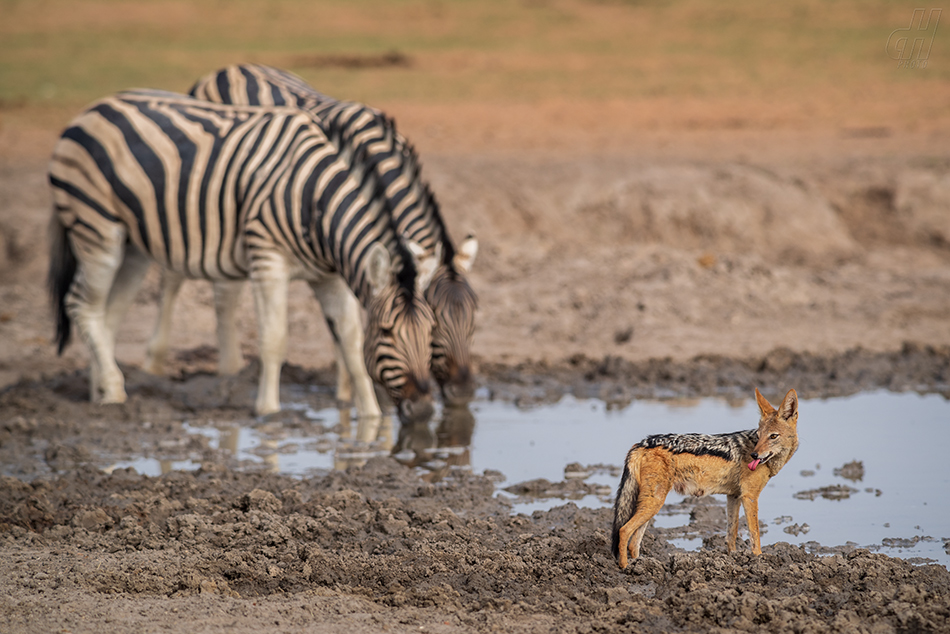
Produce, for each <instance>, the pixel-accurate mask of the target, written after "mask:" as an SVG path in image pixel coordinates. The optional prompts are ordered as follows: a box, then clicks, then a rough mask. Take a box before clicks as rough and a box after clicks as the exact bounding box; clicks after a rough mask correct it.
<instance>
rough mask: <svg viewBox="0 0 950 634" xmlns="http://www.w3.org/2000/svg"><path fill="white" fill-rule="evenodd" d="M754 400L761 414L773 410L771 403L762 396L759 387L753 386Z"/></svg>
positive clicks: (766, 413)
mask: <svg viewBox="0 0 950 634" xmlns="http://www.w3.org/2000/svg"><path fill="white" fill-rule="evenodd" d="M755 402H756V403H758V404H759V412H760V413H761V414H762V416H768V415H769V414H771V413H772V412H774V411H775V408H774V407H772V404H771V403H769V402H768V400H766V398H765V397H764V396H762V392H760V391H759V388H755Z"/></svg>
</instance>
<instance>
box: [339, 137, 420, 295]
mask: <svg viewBox="0 0 950 634" xmlns="http://www.w3.org/2000/svg"><path fill="white" fill-rule="evenodd" d="M331 142H332V141H331ZM351 160H352V165H353V167H354V168H355V169H358V170H360V171H361V172H362V173H361V175H360V183H361V186H362V184H364V183H366V181H368V180H371V181H372V185H373V199H374V200H379V201H382V204H383V208H384V210H385V211H384V215H385V216H386V225H387V228H388V229H389V231H390V233H391V234H392V239H393V243H394V245H395V248H394V249H393V250H394V251H395V252H396V255H397V256H398V258H399V259H400V260H401V262H400V267H399V270H398V271H397V272H396V282H397V286H398V287H399V289H400V290H401V291H402V292H403V293H404V294H405V295H406V297H407V300H408V302H409V305H413V304H414V302H413V301H412V298H414V297H415V292H416V277H417V276H418V274H419V272H418V270H417V269H416V261H415V259H414V258H413V256H412V253H411V252H410V251H409V247H408V246H406V243H405V242H404V241H403V239H402V237H401V236H400V235H399V230H398V229H397V227H396V219H395V218H394V217H393V210H392V206H391V203H390V200H389V198H388V197H387V196H386V189H385V187H384V186H383V181H382V179H381V178H379V176H378V175H377V174H376V170H374V169H372V167H371V166H370V165H369V161H368V160H367V151H366V150H365V149H360V150H359V151H358V152H357V153H356V154H355V155H354V156H353V158H352V159H351Z"/></svg>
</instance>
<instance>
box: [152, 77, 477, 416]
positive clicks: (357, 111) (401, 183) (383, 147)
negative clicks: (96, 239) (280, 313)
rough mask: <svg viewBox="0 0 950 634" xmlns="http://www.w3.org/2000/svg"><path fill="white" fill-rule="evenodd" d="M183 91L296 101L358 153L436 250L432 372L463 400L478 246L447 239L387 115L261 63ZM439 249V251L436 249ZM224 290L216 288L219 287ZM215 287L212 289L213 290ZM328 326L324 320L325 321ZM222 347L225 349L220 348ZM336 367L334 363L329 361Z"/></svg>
mask: <svg viewBox="0 0 950 634" xmlns="http://www.w3.org/2000/svg"><path fill="white" fill-rule="evenodd" d="M191 94H192V95H193V96H195V97H198V98H200V99H204V100H207V101H211V102H215V103H234V104H249V105H261V106H285V105H290V106H297V107H299V108H302V109H305V110H308V111H310V112H312V113H313V114H315V115H316V116H318V117H319V118H320V119H321V120H322V121H324V124H325V127H326V128H327V130H328V131H329V133H330V134H331V136H332V138H334V140H337V139H338V140H339V145H340V147H341V148H349V149H350V150H351V151H353V152H355V153H363V154H365V156H366V158H367V161H368V162H369V163H370V164H371V165H372V166H373V167H374V168H375V170H376V172H377V174H378V176H379V178H380V180H381V181H382V183H383V188H384V191H385V196H386V198H387V199H388V200H389V203H390V206H391V208H392V210H393V215H394V217H395V221H396V226H397V229H398V231H399V232H400V233H401V234H402V236H403V237H404V238H406V239H409V240H412V241H414V242H417V243H418V244H420V245H421V246H422V247H423V248H424V249H425V250H426V252H427V253H429V254H432V255H436V256H439V255H440V258H439V259H440V262H441V265H440V266H439V268H438V269H437V271H436V273H435V275H434V277H433V280H432V283H431V284H430V285H429V286H428V287H427V289H426V292H425V297H426V300H427V301H428V302H429V305H430V306H431V307H432V309H433V312H434V313H435V319H436V327H435V330H434V331H433V336H432V375H433V376H434V377H435V379H436V380H437V381H438V383H439V385H440V386H441V388H442V394H443V397H444V399H445V401H446V402H447V403H449V404H452V403H459V402H467V401H468V400H470V399H471V397H472V395H473V391H474V377H473V374H472V370H471V358H470V350H471V344H472V338H473V336H474V333H475V311H476V308H477V300H476V296H475V292H474V291H473V290H472V287H471V286H470V285H469V283H468V281H467V279H466V273H467V272H468V271H469V270H470V269H471V267H472V264H473V263H474V260H475V255H476V253H477V250H478V242H477V240H476V239H475V238H474V236H469V237H468V238H466V239H465V240H464V241H462V242H461V243H460V244H459V246H458V248H456V247H455V245H454V244H453V242H452V240H451V238H450V237H449V234H448V230H447V229H446V226H445V223H444V221H443V219H442V215H441V213H440V211H439V205H438V203H437V201H436V199H435V196H434V195H433V193H432V191H431V189H430V188H429V187H428V185H426V184H425V183H424V182H423V180H422V178H421V174H420V171H421V166H420V164H419V159H418V156H417V154H416V152H415V150H414V149H413V147H412V146H411V145H410V144H409V142H408V141H407V140H406V139H405V138H404V137H403V136H402V135H400V134H399V133H398V132H397V131H396V128H395V124H394V122H393V121H392V119H389V118H388V117H386V116H385V115H384V114H383V113H382V112H380V111H378V110H375V109H373V108H370V107H368V106H365V105H363V104H359V103H354V102H345V101H337V100H335V99H332V98H330V97H327V96H326V95H323V94H321V93H319V92H317V91H316V90H314V89H313V88H311V87H310V86H309V85H308V84H307V83H306V82H305V81H304V80H303V79H301V78H300V77H297V76H296V75H293V74H291V73H288V72H286V71H282V70H278V69H276V68H271V67H268V66H258V65H232V66H228V67H226V68H224V69H221V70H219V71H216V72H214V73H211V74H209V75H207V76H205V77H203V78H202V79H200V80H198V82H197V83H196V84H195V85H194V87H192V89H191ZM439 250H441V253H440V252H439ZM179 284H180V279H178V280H176V279H168V280H167V282H166V283H165V284H164V285H163V286H164V287H165V291H164V292H163V301H162V315H163V318H162V319H160V320H159V325H158V327H157V328H156V331H155V336H154V337H153V339H152V345H151V346H150V349H152V350H154V351H156V354H150V355H149V358H150V359H157V362H155V363H151V364H150V366H149V367H150V368H151V369H152V370H153V371H160V366H161V361H160V359H161V358H162V357H163V356H164V354H165V350H167V341H168V332H169V330H170V316H169V315H170V313H171V308H170V306H171V302H172V301H173V300H174V295H175V293H176V292H177V287H178V285H179ZM224 292H225V291H222V293H224ZM217 294H218V293H217V292H216V295H217ZM224 300H225V301H224V302H222V305H221V307H220V308H219V311H218V312H219V316H222V317H223V318H224V320H225V321H224V322H223V323H222V321H221V317H219V322H218V332H219V345H220V346H221V349H222V357H221V358H222V360H223V361H224V360H228V359H234V362H233V363H231V364H230V365H229V366H228V367H225V365H224V363H222V365H221V366H220V369H221V370H222V371H224V372H236V371H237V369H239V367H240V349H239V343H238V341H237V337H236V334H235V321H234V316H233V315H234V310H233V308H228V307H226V305H227V301H228V300H230V302H231V303H230V306H233V304H234V301H235V300H234V298H233V297H225V298H224ZM331 329H332V327H331ZM228 350H230V351H229V352H226V351H228ZM337 367H338V368H340V369H342V367H343V366H342V364H339V363H338V364H337ZM338 378H339V381H338V395H340V397H341V398H342V399H344V400H346V395H347V391H346V388H347V385H348V377H347V376H345V372H341V374H340V376H339V377H338Z"/></svg>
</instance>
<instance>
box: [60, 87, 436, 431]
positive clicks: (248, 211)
mask: <svg viewBox="0 0 950 634" xmlns="http://www.w3.org/2000/svg"><path fill="white" fill-rule="evenodd" d="M50 184H51V187H52V191H53V196H54V201H55V210H56V213H55V214H54V218H53V227H52V228H53V234H54V241H53V243H54V247H53V248H54V249H55V248H57V246H56V245H59V247H58V248H62V247H63V246H64V245H65V247H66V248H67V249H69V250H71V251H72V253H73V256H74V258H75V267H73V270H72V272H71V271H70V263H69V260H70V256H69V255H68V254H67V255H65V256H64V255H63V254H60V253H56V252H55V251H51V269H50V285H51V290H52V292H53V300H54V306H55V308H56V311H57V314H58V315H59V316H60V317H62V316H64V315H65V319H59V324H60V328H59V331H58V334H57V338H58V341H59V344H60V349H62V347H63V346H65V345H66V343H67V342H68V340H69V324H70V321H74V322H76V324H77V327H78V329H79V331H80V334H81V335H82V337H83V339H84V340H85V341H86V343H87V344H88V345H89V347H90V349H91V352H92V356H93V360H92V365H91V369H92V375H91V379H92V380H91V382H90V389H91V393H92V397H93V398H94V399H97V398H98V397H99V392H100V390H101V392H102V400H104V401H105V402H121V401H123V400H124V399H125V390H124V386H123V380H122V375H121V373H120V372H119V370H118V367H117V366H116V364H115V359H114V354H113V353H114V351H113V347H114V339H115V329H116V328H117V326H118V322H119V320H120V319H121V315H122V314H123V313H124V311H125V309H126V308H127V307H128V304H129V303H130V302H131V299H132V298H133V297H134V293H135V290H136V289H137V288H138V286H139V284H140V283H141V279H142V276H143V275H144V273H145V271H146V270H147V268H148V264H149V262H150V261H151V262H157V263H158V264H160V265H161V266H162V267H163V268H164V269H167V270H169V271H173V272H175V273H176V274H178V275H180V276H188V277H195V278H204V279H210V280H216V281H227V280H236V279H244V278H247V277H250V279H251V281H252V284H253V286H254V288H255V303H256V306H257V310H258V318H259V322H260V324H261V361H262V372H261V382H260V389H259V391H258V398H257V404H256V407H257V411H258V412H259V413H269V412H272V411H276V410H277V409H279V400H278V394H277V388H278V380H279V371H280V364H281V363H282V361H283V357H284V354H285V349H286V328H287V320H286V304H287V295H286V287H287V283H288V282H289V280H291V279H304V280H307V281H308V282H309V283H310V284H311V286H312V287H313V288H314V290H315V292H317V293H318V295H319V294H320V292H321V290H322V291H324V292H326V293H330V294H332V292H335V291H332V292H331V291H329V290H326V289H327V288H329V287H330V286H333V285H334V284H335V282H334V280H335V279H339V278H337V276H338V275H339V276H341V277H342V279H343V280H345V282H346V284H345V286H346V287H348V288H349V290H350V291H351V292H352V294H355V296H356V298H358V299H359V301H360V302H361V303H362V304H363V305H364V306H365V307H367V309H368V310H369V312H370V319H369V327H370V328H379V324H383V323H385V324H389V326H388V328H387V329H386V331H385V333H377V332H372V331H370V335H371V337H370V338H371V340H372V341H373V345H374V346H375V347H374V348H373V349H372V350H367V351H366V354H367V358H376V357H385V358H390V357H397V358H400V359H406V360H409V361H412V362H413V364H414V365H413V366H412V367H409V366H407V365H405V364H397V365H388V366H387V374H386V375H385V376H383V375H382V374H377V375H375V377H374V378H376V379H377V380H379V381H380V382H381V383H383V385H384V386H385V387H386V389H387V390H388V391H389V393H390V395H391V396H392V397H393V399H394V400H395V401H396V402H397V403H401V401H402V400H404V399H405V398H411V399H413V400H416V401H419V402H420V403H423V404H424V403H425V402H427V401H428V402H431V396H429V395H428V394H427V393H423V392H421V391H419V390H417V391H415V392H412V393H411V394H408V396H407V395H406V394H407V392H406V390H404V386H405V385H407V384H409V383H411V382H415V383H418V384H425V383H426V382H427V381H428V377H429V369H428V365H429V354H430V349H431V331H432V328H433V325H434V318H433V316H432V313H431V310H430V309H429V308H428V305H427V304H426V303H425V301H424V300H423V298H422V295H421V292H422V290H423V289H424V288H425V286H426V285H427V284H428V280H429V279H430V278H431V272H432V269H434V263H432V264H427V263H424V262H423V263H422V264H420V267H421V273H420V268H419V267H417V264H416V258H415V257H414V255H413V254H412V253H411V252H410V251H409V249H408V248H407V246H406V245H405V244H404V243H403V241H402V240H401V239H400V237H399V235H398V233H397V231H396V227H395V225H394V223H393V221H392V216H391V214H390V213H389V210H388V209H386V207H385V199H384V198H383V197H381V196H380V195H379V193H378V190H379V188H380V183H379V180H378V178H377V176H376V175H375V173H374V172H373V171H372V170H371V169H367V168H366V166H365V161H364V160H362V157H359V156H356V157H353V156H352V155H351V154H349V153H343V154H341V153H340V151H339V150H338V148H337V147H336V146H335V145H334V144H333V143H331V142H330V141H329V140H328V138H327V135H326V133H325V131H324V130H323V129H322V128H321V126H320V122H319V120H317V119H315V118H314V117H313V116H312V115H310V114H309V113H307V112H304V111H301V110H299V109H295V108H273V107H270V108H259V107H250V106H243V107H242V106H229V105H216V104H210V103H206V102H201V101H198V100H196V99H193V98H191V97H186V96H182V95H176V94H173V93H166V92H162V91H146V90H143V91H130V92H125V93H119V94H117V95H115V96H113V97H109V98H106V99H103V100H101V101H99V102H97V103H95V104H93V105H92V106H90V107H89V108H88V109H87V110H86V111H84V112H83V113H82V114H80V115H79V116H78V117H77V118H76V119H75V120H74V121H73V122H72V123H71V124H70V126H69V127H68V128H67V129H66V131H64V132H63V134H62V136H61V138H60V140H59V142H58V143H57V145H56V148H55V149H54V152H53V158H52V162H51V165H50ZM356 319H357V320H358V316H357V318H356ZM397 335H398V336H397ZM420 357H424V359H423V360H421V361H420V360H419V359H420ZM374 367H375V364H374ZM421 407H422V405H417V406H416V409H419V408H421Z"/></svg>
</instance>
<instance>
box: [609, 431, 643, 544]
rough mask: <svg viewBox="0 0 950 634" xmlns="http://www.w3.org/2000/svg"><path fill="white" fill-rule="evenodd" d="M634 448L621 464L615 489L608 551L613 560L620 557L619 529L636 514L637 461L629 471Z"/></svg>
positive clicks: (638, 487) (638, 489)
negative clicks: (609, 550)
mask: <svg viewBox="0 0 950 634" xmlns="http://www.w3.org/2000/svg"><path fill="white" fill-rule="evenodd" d="M635 449H636V447H634V448H633V449H631V450H630V453H628V454H627V459H626V460H625V461H624V464H623V475H622V476H621V477H620V486H618V487H617V499H616V501H615V502H614V525H613V531H612V534H611V544H610V549H611V551H612V552H613V554H614V558H619V557H620V529H621V527H623V525H624V524H626V523H627V522H629V521H630V520H631V519H632V518H633V516H634V514H636V512H637V496H638V495H639V493H640V484H639V482H638V481H637V480H638V478H637V476H638V475H639V473H638V471H639V469H638V468H637V466H638V464H639V461H636V462H635V464H634V471H633V472H632V473H631V471H630V462H631V460H630V458H631V457H632V456H633V452H634V450H635ZM624 548H626V544H624Z"/></svg>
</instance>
